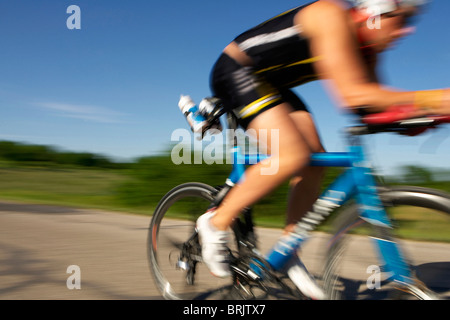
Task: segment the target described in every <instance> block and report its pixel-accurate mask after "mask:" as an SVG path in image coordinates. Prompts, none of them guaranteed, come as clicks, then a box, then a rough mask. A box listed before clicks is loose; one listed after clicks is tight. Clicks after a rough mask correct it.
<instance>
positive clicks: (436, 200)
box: [323, 187, 450, 300]
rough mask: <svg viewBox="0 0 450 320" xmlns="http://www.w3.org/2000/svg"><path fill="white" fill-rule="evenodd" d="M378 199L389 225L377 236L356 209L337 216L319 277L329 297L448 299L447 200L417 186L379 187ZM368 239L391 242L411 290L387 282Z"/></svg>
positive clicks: (449, 238)
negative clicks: (411, 280) (407, 271)
mask: <svg viewBox="0 0 450 320" xmlns="http://www.w3.org/2000/svg"><path fill="white" fill-rule="evenodd" d="M380 196H381V199H382V201H383V203H384V206H385V209H386V211H387V213H388V215H389V217H390V218H391V220H392V224H393V228H391V229H388V228H383V231H382V232H381V234H380V232H379V231H380V230H379V229H377V227H374V226H372V225H369V224H368V223H367V222H366V221H365V220H363V219H362V218H360V217H359V212H358V208H357V206H356V205H354V206H351V207H349V208H347V209H346V210H344V211H343V212H340V213H339V215H338V217H337V219H336V221H335V230H336V231H335V234H334V236H333V238H332V239H331V241H330V245H329V250H328V254H327V260H326V264H325V271H324V276H323V279H324V287H325V289H326V290H327V293H328V296H329V298H330V299H345V300H353V299H376V300H381V299H411V298H418V299H449V298H450V196H449V195H448V194H445V193H443V192H440V191H436V190H432V189H426V188H418V187H397V188H390V189H383V190H381V191H380ZM368 236H369V237H368ZM370 237H377V238H382V239H384V240H393V239H395V240H396V242H397V243H398V244H399V246H400V248H401V250H402V253H403V255H404V256H405V257H406V259H407V263H408V264H409V265H410V268H411V271H412V274H413V276H414V283H415V285H414V286H411V287H400V286H399V285H398V284H397V283H395V282H393V281H390V275H391V274H390V273H389V272H386V270H383V263H382V262H381V261H380V259H379V254H378V251H377V248H376V247H375V246H374V243H373V239H371V238H370ZM398 289H400V290H398ZM405 293H407V294H405Z"/></svg>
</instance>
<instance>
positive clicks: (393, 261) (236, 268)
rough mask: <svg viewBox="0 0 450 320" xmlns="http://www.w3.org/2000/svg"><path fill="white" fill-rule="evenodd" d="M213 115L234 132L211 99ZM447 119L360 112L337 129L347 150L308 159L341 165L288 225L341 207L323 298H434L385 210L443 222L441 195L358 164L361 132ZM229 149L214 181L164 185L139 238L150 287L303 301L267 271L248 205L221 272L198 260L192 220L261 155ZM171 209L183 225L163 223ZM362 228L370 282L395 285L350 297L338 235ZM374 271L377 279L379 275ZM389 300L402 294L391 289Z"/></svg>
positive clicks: (400, 129)
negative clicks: (369, 245) (224, 168)
mask: <svg viewBox="0 0 450 320" xmlns="http://www.w3.org/2000/svg"><path fill="white" fill-rule="evenodd" d="M223 114H226V122H227V127H228V128H231V129H236V128H237V125H236V119H235V117H234V116H233V114H231V113H226V112H225V111H223V109H221V108H220V102H218V103H217V105H216V108H215V110H214V112H212V114H211V116H210V118H209V121H210V122H211V123H213V122H214V121H217V119H219V117H221V116H222V115H223ZM396 117H397V118H396ZM449 122H450V117H424V118H420V119H412V120H411V119H410V120H403V119H401V117H400V116H399V114H396V113H392V112H391V113H389V112H386V113H384V114H378V115H375V116H368V117H366V118H365V121H364V122H361V123H358V124H357V125H355V126H351V127H349V128H347V130H346V133H347V138H348V141H349V145H348V151H347V152H327V153H320V154H313V155H312V156H311V165H313V166H323V167H343V168H345V170H344V171H343V173H342V174H341V175H340V176H339V177H338V178H337V179H336V180H335V181H334V182H333V183H332V184H331V185H330V186H329V187H328V188H327V189H326V190H325V191H324V192H323V193H322V195H321V196H320V197H319V198H318V200H317V201H316V203H315V205H314V207H313V208H314V210H312V211H311V212H309V213H308V214H307V215H306V216H305V217H304V218H303V219H302V220H301V221H300V222H299V223H298V227H299V228H298V230H308V232H313V231H314V230H316V228H317V226H318V225H320V224H321V223H322V221H324V220H326V219H327V218H328V216H330V214H331V213H332V212H334V211H338V209H340V208H345V209H344V210H343V211H342V212H338V213H337V214H336V216H337V217H338V219H336V223H335V224H336V231H334V235H333V236H332V237H331V240H330V242H329V246H328V251H327V254H326V261H325V263H324V266H325V267H324V271H323V276H322V278H321V281H322V285H323V288H324V290H325V292H326V294H327V297H328V298H329V299H351V298H361V294H363V295H367V294H369V295H371V294H373V293H377V294H380V293H386V292H388V294H390V295H391V294H392V292H395V293H397V292H406V293H408V297H409V296H411V297H416V298H418V299H437V298H441V297H442V292H438V291H439V288H438V290H436V288H435V287H433V284H431V285H430V284H428V286H427V284H426V283H425V282H424V281H422V280H423V279H422V278H423V277H421V276H420V275H418V272H417V271H418V270H417V268H416V269H415V268H414V266H413V265H412V264H411V263H410V262H409V261H408V260H407V258H406V254H405V252H404V250H402V248H401V246H400V245H399V244H398V242H397V241H396V240H395V237H394V235H393V231H394V230H395V228H394V227H393V224H392V222H391V219H390V218H389V215H388V214H390V211H391V210H390V209H391V208H393V209H396V208H398V207H401V206H410V207H411V208H413V209H414V208H424V209H427V210H428V209H432V210H435V211H437V212H439V214H442V215H443V216H445V219H448V218H450V195H448V194H446V193H443V192H441V191H437V190H433V189H428V188H418V187H387V186H378V185H377V183H376V181H375V178H374V174H373V171H372V168H371V167H370V165H368V162H367V156H366V152H365V150H364V146H363V144H362V141H361V137H362V136H364V135H367V134H373V133H380V132H396V133H408V132H410V131H411V130H422V129H427V128H429V127H433V126H437V125H440V124H443V123H449ZM234 144H236V141H234ZM231 154H232V158H233V162H232V163H233V168H232V171H231V173H230V175H229V177H228V179H227V180H226V182H225V184H224V185H223V186H220V187H212V186H209V185H206V184H202V183H196V182H191V183H185V184H182V185H179V186H177V187H175V188H174V189H172V190H171V191H169V192H168V193H167V194H166V195H165V196H164V197H163V198H162V199H161V201H160V202H159V204H158V206H157V207H156V209H155V211H154V214H153V217H152V220H151V223H150V227H149V233H148V241H147V244H148V245H147V248H148V250H147V251H148V259H149V265H150V269H151V273H152V275H153V278H154V281H155V284H156V286H157V287H158V289H159V290H160V292H161V294H162V296H163V297H164V298H166V299H188V300H193V299H262V298H269V299H271V298H275V299H304V298H305V297H304V296H303V295H302V294H301V293H300V291H299V290H298V289H297V288H296V287H295V286H293V284H292V283H291V282H290V280H289V279H288V278H287V277H286V276H284V275H283V274H282V273H281V272H278V271H276V270H275V269H274V268H273V266H274V265H276V261H274V260H276V258H273V257H271V256H269V257H265V256H263V255H262V254H261V253H260V252H259V251H258V246H257V237H256V234H255V226H254V223H253V218H252V208H246V209H245V210H244V211H243V212H242V215H241V217H240V218H239V219H236V221H235V223H234V225H233V228H232V229H233V234H234V240H233V241H232V242H231V245H230V249H229V255H230V270H231V271H232V277H231V279H218V278H215V277H213V276H212V275H210V274H209V271H208V270H207V268H206V266H204V264H202V263H201V262H202V256H201V245H200V242H199V237H198V234H197V231H196V229H195V221H196V219H197V217H198V216H199V215H200V214H203V213H204V212H205V211H206V210H207V209H209V208H213V207H216V206H218V205H219V204H220V203H221V201H222V200H223V199H224V197H225V196H226V194H227V192H228V191H229V190H231V188H232V187H233V186H234V185H235V184H236V183H238V181H239V179H240V178H241V177H242V176H243V174H244V171H245V166H246V165H251V164H254V163H255V161H260V160H262V159H264V158H265V156H263V155H257V156H254V155H244V154H242V153H241V150H240V147H239V146H236V145H234V146H233V148H232V149H231ZM255 157H256V158H255ZM347 204H348V206H346V207H344V205H347ZM177 211H183V213H184V214H185V215H186V214H191V215H192V222H193V223H191V224H189V223H188V224H187V225H184V224H185V223H186V222H185V220H171V219H170V214H171V213H174V212H175V213H178V212H177ZM175 216H176V214H175ZM300 227H301V228H300ZM363 227H365V228H366V229H369V231H367V230H364V234H365V236H364V238H367V235H373V237H372V239H373V242H374V245H375V246H374V247H375V248H376V249H377V251H378V253H379V257H378V258H377V259H376V260H374V262H371V261H370V262H369V261H365V263H370V265H372V266H379V270H378V273H377V274H376V276H377V277H379V279H378V280H379V281H378V283H377V285H379V286H381V285H382V286H383V288H387V287H388V286H389V285H392V284H393V285H394V288H395V289H399V290H400V291H397V290H395V291H391V290H390V289H388V290H380V288H378V287H377V289H378V290H365V292H362V293H361V292H355V291H353V295H352V294H350V295H349V294H348V291H349V290H348V288H346V285H347V284H348V283H349V281H350V280H349V279H348V275H347V274H343V273H341V271H340V268H339V267H340V266H343V263H344V262H347V261H351V260H352V257H351V256H350V257H349V256H348V255H347V256H345V255H344V253H346V252H348V250H347V251H346V250H345V249H346V248H349V247H346V245H345V244H346V243H347V241H346V239H348V238H352V237H358V236H354V235H350V234H351V233H352V231H353V230H357V229H361V228H363ZM169 232H170V234H169ZM305 239H307V237H306V236H304V235H302V234H300V233H299V232H294V233H292V234H291V236H290V238H289V240H288V242H287V244H288V246H287V247H291V251H292V248H294V249H295V248H298V247H299V245H300V244H301V243H303V242H304V241H305ZM360 239H362V238H358V240H357V242H361V240H360ZM350 247H351V246H350ZM276 248H277V249H276V250H278V252H282V253H284V254H290V252H288V251H285V252H283V250H285V249H284V248H286V241H285V242H284V245H283V246H278V247H277V246H276ZM360 253H361V252H358V254H360ZM343 257H344V258H343ZM271 259H272V260H271ZM366 269H367V268H366ZM366 269H364V272H362V275H361V274H360V275H359V276H360V278H359V280H356V281H359V282H360V283H362V282H363V281H365V279H367V277H368V275H367V272H366ZM349 270H350V272H351V273H352V276H355V273H354V271H352V270H351V269H348V268H347V266H346V265H345V264H344V271H349ZM360 273H361V272H360ZM382 275H383V276H385V277H384V279H381V278H382ZM361 276H362V278H361ZM419 278H421V279H419ZM354 283H355V282H353V284H354ZM448 288H449V287H447V288H446V289H448ZM357 291H358V290H357ZM390 297H395V298H399V297H401V298H404V297H403V296H400V295H397V294H396V295H395V296H390ZM446 298H448V296H447V297H446Z"/></svg>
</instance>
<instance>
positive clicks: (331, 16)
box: [295, 0, 348, 35]
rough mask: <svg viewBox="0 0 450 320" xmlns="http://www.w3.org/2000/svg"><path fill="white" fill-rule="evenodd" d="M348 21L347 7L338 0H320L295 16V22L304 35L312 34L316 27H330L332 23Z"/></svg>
mask: <svg viewBox="0 0 450 320" xmlns="http://www.w3.org/2000/svg"><path fill="white" fill-rule="evenodd" d="M346 21H348V7H347V5H346V4H345V3H344V2H342V1H339V0H320V1H317V2H315V3H313V4H311V5H309V6H307V7H306V8H304V9H303V10H301V11H299V13H298V14H297V15H296V17H295V24H296V25H298V26H300V27H301V29H302V32H303V33H304V34H305V35H308V34H309V35H313V34H314V31H317V30H318V28H322V27H327V28H332V27H333V25H334V24H342V23H346Z"/></svg>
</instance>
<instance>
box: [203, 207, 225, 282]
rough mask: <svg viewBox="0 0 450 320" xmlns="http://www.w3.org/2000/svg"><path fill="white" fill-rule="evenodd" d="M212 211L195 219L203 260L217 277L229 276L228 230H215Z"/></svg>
mask: <svg viewBox="0 0 450 320" xmlns="http://www.w3.org/2000/svg"><path fill="white" fill-rule="evenodd" d="M214 214H215V212H214V211H209V212H207V213H205V214H204V215H202V216H200V217H199V218H198V220H197V231H198V234H199V236H200V241H201V244H202V256H203V262H204V263H205V264H206V265H207V267H208V268H209V271H211V273H212V274H213V275H214V276H216V277H219V278H226V277H228V276H231V272H230V266H229V261H228V256H229V253H228V252H229V251H228V247H227V244H228V239H229V237H230V233H229V232H228V231H221V230H217V229H216V228H215V227H214V226H213V225H212V224H211V218H212V217H213V216H214Z"/></svg>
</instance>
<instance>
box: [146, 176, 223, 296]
mask: <svg viewBox="0 0 450 320" xmlns="http://www.w3.org/2000/svg"><path fill="white" fill-rule="evenodd" d="M216 193H217V190H216V189H215V188H213V187H211V186H209V185H206V184H203V183H196V182H191V183H185V184H182V185H179V186H177V187H175V188H173V189H172V190H171V191H169V192H168V193H167V194H166V195H165V196H164V197H163V198H162V199H161V201H160V202H159V204H158V206H157V207H156V209H155V211H154V214H153V217H152V219H151V222H150V227H149V230H148V239H147V255H148V260H149V266H150V270H151V273H152V275H153V279H154V282H155V284H156V286H157V288H158V289H159V291H160V292H161V294H162V296H163V297H164V298H165V299H168V300H196V299H222V298H223V294H224V293H223V292H225V291H226V290H227V288H228V287H229V286H230V287H231V279H219V278H217V277H214V276H213V275H212V274H210V272H209V270H208V269H207V267H206V266H205V265H204V264H202V263H198V262H200V261H201V254H199V256H198V257H197V258H196V259H197V260H196V261H190V262H192V263H193V264H194V265H191V266H189V268H193V269H194V271H192V269H188V265H183V262H182V263H180V262H179V260H177V259H179V257H178V258H177V255H178V254H180V252H181V249H180V246H182V245H183V244H184V243H186V241H187V240H188V238H189V237H190V236H192V235H194V234H196V231H195V221H196V220H197V218H198V217H199V216H200V215H201V214H203V213H204V212H205V211H206V210H207V209H208V207H209V206H210V205H211V203H212V202H213V200H214V196H215V194H216ZM186 201H188V202H186ZM191 201H194V202H193V205H192V206H190V202H191ZM182 202H184V204H183V206H180V203H182ZM187 203H189V206H190V207H188V204H187ZM177 205H178V209H177V211H178V210H182V211H183V214H186V213H187V210H191V209H192V211H193V212H191V213H192V216H191V217H190V218H191V219H190V220H189V219H187V220H186V219H183V220H177V219H173V218H177V215H175V216H174V217H170V214H173V212H172V211H173V210H174V209H173V208H174V207H177ZM177 213H178V212H177ZM168 230H169V231H170V232H168ZM193 250H195V248H194V249H193ZM186 263H189V261H188V262H186ZM183 267H185V268H184V269H183ZM189 272H190V273H191V274H189Z"/></svg>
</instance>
